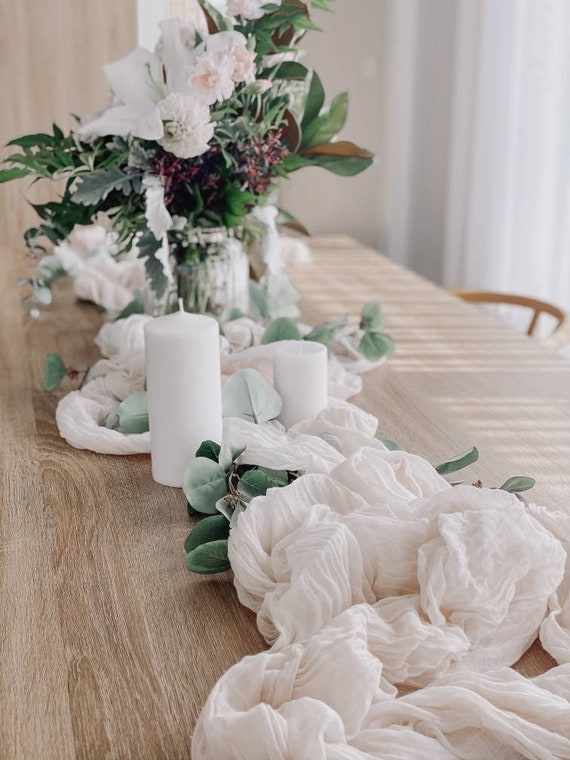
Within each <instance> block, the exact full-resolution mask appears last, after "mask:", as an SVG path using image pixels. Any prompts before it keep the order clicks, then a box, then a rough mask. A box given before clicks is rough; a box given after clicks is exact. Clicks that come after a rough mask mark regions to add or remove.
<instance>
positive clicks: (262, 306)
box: [249, 281, 269, 322]
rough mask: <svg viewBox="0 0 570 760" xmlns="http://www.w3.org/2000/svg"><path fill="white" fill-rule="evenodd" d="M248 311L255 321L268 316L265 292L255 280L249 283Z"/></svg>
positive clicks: (267, 302)
mask: <svg viewBox="0 0 570 760" xmlns="http://www.w3.org/2000/svg"><path fill="white" fill-rule="evenodd" d="M249 313H250V316H251V318H252V319H255V320H256V321H257V322H259V321H262V320H264V319H267V318H268V317H269V301H268V298H267V292H266V290H265V289H264V288H262V287H261V285H259V284H258V283H257V282H253V281H250V283H249Z"/></svg>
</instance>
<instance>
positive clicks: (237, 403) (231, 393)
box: [222, 369, 283, 424]
mask: <svg viewBox="0 0 570 760" xmlns="http://www.w3.org/2000/svg"><path fill="white" fill-rule="evenodd" d="M282 406H283V404H282V401H281V397H280V396H279V394H278V393H277V391H276V390H275V389H274V388H272V387H271V386H270V385H269V383H268V382H267V381H266V380H264V378H263V377H262V376H261V375H260V374H259V372H257V371H256V370H254V369H240V370H238V371H237V372H235V373H234V374H233V375H232V376H231V377H230V379H229V380H228V381H227V383H226V384H225V385H224V387H223V389H222V411H223V416H224V417H238V418H239V419H241V420H248V421H249V422H255V423H256V424H260V423H261V422H267V421H268V420H273V419H275V418H276V417H277V416H279V414H280V412H281V408H282Z"/></svg>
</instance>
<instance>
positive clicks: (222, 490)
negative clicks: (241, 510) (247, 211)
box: [183, 457, 227, 515]
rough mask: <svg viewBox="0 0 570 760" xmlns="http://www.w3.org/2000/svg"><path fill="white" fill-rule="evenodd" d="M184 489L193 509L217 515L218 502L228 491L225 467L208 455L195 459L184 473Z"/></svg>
mask: <svg viewBox="0 0 570 760" xmlns="http://www.w3.org/2000/svg"><path fill="white" fill-rule="evenodd" d="M183 491H184V495H185V496H186V498H187V499H188V503H189V504H190V505H191V506H192V508H193V509H195V510H196V511H197V512H202V513H203V514H206V515H215V514H216V502H217V501H218V499H222V498H223V497H224V496H225V495H226V493H227V486H226V473H225V471H224V468H223V467H222V466H221V465H219V464H218V463H217V462H213V461H212V460H211V459H207V458H206V457H198V458H197V459H193V460H192V461H191V462H190V463H189V464H188V466H187V467H186V472H185V473H184V485H183Z"/></svg>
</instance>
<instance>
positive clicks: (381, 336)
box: [358, 332, 394, 362]
mask: <svg viewBox="0 0 570 760" xmlns="http://www.w3.org/2000/svg"><path fill="white" fill-rule="evenodd" d="M358 351H359V352H360V353H361V354H362V356H364V358H365V359H368V360H369V361H371V362H376V361H378V360H379V359H381V358H382V357H383V356H387V355H388V354H391V353H392V352H393V351H394V341H393V340H392V338H390V336H389V335H386V334H385V333H379V332H366V333H364V335H363V336H362V338H361V340H360V343H359V344H358Z"/></svg>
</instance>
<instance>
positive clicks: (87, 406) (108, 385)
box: [56, 314, 382, 455]
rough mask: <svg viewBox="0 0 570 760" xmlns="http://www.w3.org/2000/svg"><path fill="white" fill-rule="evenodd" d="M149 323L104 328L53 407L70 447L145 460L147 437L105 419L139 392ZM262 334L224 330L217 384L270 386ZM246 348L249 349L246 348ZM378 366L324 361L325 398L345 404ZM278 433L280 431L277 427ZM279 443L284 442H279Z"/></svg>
mask: <svg viewBox="0 0 570 760" xmlns="http://www.w3.org/2000/svg"><path fill="white" fill-rule="evenodd" d="M149 319H152V317H149V316H145V315H140V314H135V315H132V316H130V317H128V318H127V319H120V320H118V321H117V322H109V323H107V324H105V325H103V327H102V328H101V330H100V331H99V333H98V335H97V337H96V339H95V343H96V344H97V346H98V347H99V349H100V351H101V354H102V355H103V357H104V358H103V359H101V360H100V361H98V362H97V363H96V364H95V365H94V366H93V367H92V368H91V369H90V371H89V377H88V382H87V383H85V384H84V386H83V388H82V389H81V390H77V391H72V392H71V393H69V394H67V395H66V396H64V398H63V399H61V401H60V402H59V404H58V407H57V411H56V421H57V425H58V428H59V432H60V434H61V436H62V437H63V438H65V440H66V441H67V442H68V443H69V444H70V445H71V446H75V447H76V448H79V449H88V450H90V451H95V452H97V453H100V454H117V455H120V454H147V453H149V452H150V434H149V433H140V434H131V435H125V434H123V433H121V432H118V431H117V430H109V429H107V428H106V427H105V419H106V417H107V415H108V414H109V412H110V411H111V410H112V409H114V408H115V407H116V406H117V405H118V404H119V403H120V402H121V401H123V400H124V399H125V398H127V396H129V395H130V394H131V393H134V392H136V391H140V390H142V389H143V387H144V376H145V369H144V326H145V325H146V323H147V322H148V321H149ZM263 332H264V328H263V327H262V326H261V325H259V324H258V323H256V322H255V321H253V320H251V319H249V318H247V317H243V318H241V319H237V320H234V321H232V322H228V323H226V324H225V325H224V333H225V337H224V338H222V339H221V341H220V358H221V368H222V381H224V379H227V378H228V377H229V376H230V375H232V374H233V373H234V372H236V371H237V370H239V369H243V368H246V367H252V368H254V369H256V370H258V371H259V372H260V373H261V374H262V375H263V376H264V377H265V378H266V380H267V381H268V382H270V383H272V382H273V351H274V350H275V347H276V346H278V345H279V344H278V343H271V344H268V345H260V341H261V336H262V335H263ZM250 346H251V347H250ZM381 363H382V360H380V362H367V361H366V360H362V359H358V360H353V359H352V358H350V357H345V358H338V357H336V356H334V355H332V356H331V357H330V359H329V395H330V397H331V399H332V400H333V401H334V399H342V400H344V399H346V398H349V397H350V396H353V395H355V394H357V393H359V392H360V391H361V389H362V380H361V378H360V377H359V376H358V375H357V374H355V373H354V371H353V368H355V369H356V370H357V371H358V373H362V372H366V371H369V370H371V369H373V368H374V367H377V366H379V364H381ZM277 427H278V428H280V429H281V431H282V432H284V431H283V428H282V426H280V425H277ZM284 440H285V439H284Z"/></svg>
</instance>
